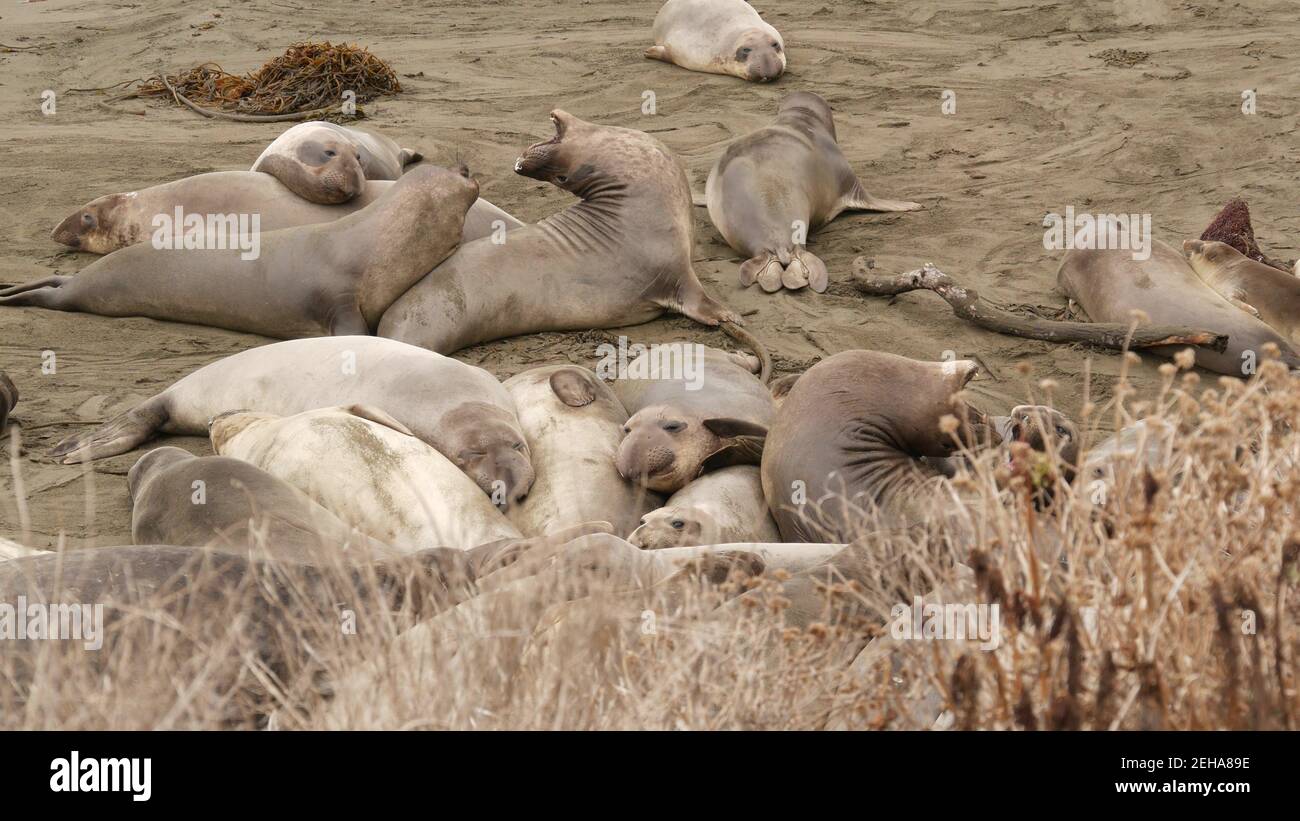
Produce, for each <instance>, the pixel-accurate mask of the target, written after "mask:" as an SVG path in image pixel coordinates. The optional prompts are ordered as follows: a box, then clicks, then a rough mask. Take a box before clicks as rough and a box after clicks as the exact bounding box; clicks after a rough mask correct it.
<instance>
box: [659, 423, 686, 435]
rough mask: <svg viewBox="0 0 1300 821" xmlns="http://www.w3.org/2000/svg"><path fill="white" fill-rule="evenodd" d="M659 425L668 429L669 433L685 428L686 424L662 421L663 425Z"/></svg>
mask: <svg viewBox="0 0 1300 821" xmlns="http://www.w3.org/2000/svg"><path fill="white" fill-rule="evenodd" d="M660 427H662V428H663V429H664V430H666V431H668V432H669V433H677V432H679V431H680V430H682V429H683V428H685V427H686V426H685V425H683V424H682V423H681V422H664V423H663V425H661V426H660Z"/></svg>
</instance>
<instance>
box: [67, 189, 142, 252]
mask: <svg viewBox="0 0 1300 821" xmlns="http://www.w3.org/2000/svg"><path fill="white" fill-rule="evenodd" d="M134 198H135V192H134V191H132V192H129V193H125V194H109V195H107V196H103V197H100V198H99V199H94V200H91V201H90V202H88V203H86V204H85V205H84V206H82V207H81V208H80V209H78V210H77V212H76V213H74V214H73V215H72V216H70V217H68V218H67V219H65V220H64V221H63V222H61V223H59V225H58V227H57V228H55V229H54V231H53V232H52V233H51V234H50V239H52V240H54V241H55V242H57V243H60V244H62V245H68V246H71V247H73V248H76V249H77V250H79V251H88V252H90V253H92V254H108V253H112V252H113V251H116V250H117V249H119V248H125V247H126V246H128V245H131V244H132V243H134V242H138V241H139V240H140V237H137V236H131V235H130V231H131V229H130V228H128V227H127V223H128V222H129V221H128V220H126V219H125V214H124V211H125V209H126V207H127V205H128V204H129V203H130V202H131V200H132V199H134Z"/></svg>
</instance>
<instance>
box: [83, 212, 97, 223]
mask: <svg viewBox="0 0 1300 821" xmlns="http://www.w3.org/2000/svg"><path fill="white" fill-rule="evenodd" d="M81 221H82V223H83V224H85V225H94V224H95V218H94V217H92V216H91V215H90V214H82V215H81Z"/></svg>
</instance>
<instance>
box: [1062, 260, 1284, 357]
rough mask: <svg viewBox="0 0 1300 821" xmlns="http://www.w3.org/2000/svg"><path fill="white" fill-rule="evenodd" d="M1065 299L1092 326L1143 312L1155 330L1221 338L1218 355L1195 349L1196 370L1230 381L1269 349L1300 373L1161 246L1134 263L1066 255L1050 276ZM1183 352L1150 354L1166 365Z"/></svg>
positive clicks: (1269, 338) (1266, 332)
mask: <svg viewBox="0 0 1300 821" xmlns="http://www.w3.org/2000/svg"><path fill="white" fill-rule="evenodd" d="M1056 281H1057V284H1058V285H1059V286H1060V288H1061V290H1062V291H1064V292H1065V294H1066V296H1068V297H1069V298H1070V299H1073V300H1074V301H1075V302H1077V303H1079V305H1080V306H1082V308H1083V310H1084V311H1085V312H1086V313H1087V314H1088V316H1089V317H1090V318H1091V319H1092V320H1093V321H1094V322H1124V323H1126V322H1131V321H1132V316H1131V312H1132V311H1133V310H1134V309H1135V308H1136V309H1140V310H1141V311H1143V312H1144V313H1145V314H1146V315H1147V316H1148V317H1149V318H1150V321H1151V323H1152V324H1154V325H1174V326H1183V327H1193V328H1205V329H1206V330H1209V331H1214V332H1215V333H1220V334H1227V335H1228V347H1227V349H1226V350H1225V351H1224V352H1223V353H1219V352H1217V351H1212V350H1210V349H1208V348H1194V349H1193V351H1194V353H1195V354H1196V364H1197V365H1200V366H1201V367H1202V368H1207V369H1209V370H1212V371H1215V372H1216V373H1223V374H1227V375H1229V376H1246V375H1249V373H1250V372H1252V371H1253V363H1254V362H1255V361H1256V360H1257V359H1258V358H1259V357H1260V356H1262V354H1261V351H1260V349H1261V348H1262V347H1263V346H1264V344H1265V343H1268V342H1272V343H1273V344H1275V345H1277V346H1278V348H1280V349H1281V351H1282V361H1283V362H1285V363H1286V364H1287V365H1289V366H1291V367H1293V368H1294V367H1300V356H1297V354H1296V351H1295V349H1294V348H1292V347H1291V344H1290V343H1289V342H1287V341H1286V339H1285V338H1283V337H1282V336H1281V335H1280V334H1279V333H1278V332H1277V331H1275V330H1273V329H1272V328H1270V327H1269V326H1268V325H1266V324H1264V323H1263V322H1261V321H1260V320H1258V319H1256V318H1255V317H1253V316H1250V315H1249V314H1248V313H1246V312H1245V311H1241V310H1238V309H1237V308H1235V307H1233V305H1232V304H1231V303H1230V302H1228V301H1227V300H1225V299H1224V298H1223V297H1221V296H1219V295H1218V294H1216V293H1215V292H1214V291H1213V290H1211V289H1210V287H1209V286H1207V285H1206V284H1205V283H1204V282H1202V281H1201V280H1200V278H1199V277H1198V276H1197V275H1196V272H1195V271H1194V270H1192V266H1191V265H1190V264H1189V263H1188V262H1187V260H1186V259H1184V258H1183V255H1182V254H1180V253H1179V252H1178V251H1176V250H1174V249H1173V248H1172V247H1170V246H1169V245H1168V244H1166V243H1164V242H1161V241H1160V240H1157V239H1153V240H1152V241H1151V256H1150V258H1149V259H1146V260H1135V259H1133V254H1132V252H1131V251H1125V250H1105V251H1100V250H1080V249H1072V250H1070V251H1067V252H1066V254H1065V257H1064V259H1062V260H1061V266H1060V268H1058V269H1057V272H1056ZM1183 347H1184V346H1178V345H1170V346H1168V347H1157V348H1150V349H1149V350H1150V351H1151V352H1152V353H1154V354H1157V355H1159V356H1165V357H1171V358H1172V357H1173V356H1174V354H1176V353H1177V352H1178V351H1180V350H1183Z"/></svg>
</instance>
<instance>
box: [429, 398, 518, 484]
mask: <svg viewBox="0 0 1300 821" xmlns="http://www.w3.org/2000/svg"><path fill="white" fill-rule="evenodd" d="M441 427H442V428H443V430H442V431H441V437H440V438H441V439H442V441H443V443H444V445H443V447H440V448H439V450H442V451H443V453H444V454H445V455H446V456H448V457H449V458H450V459H451V461H452V462H454V463H455V464H456V467H458V468H460V469H461V470H462V471H464V472H465V474H466V475H467V476H469V478H471V479H473V480H474V483H475V484H477V485H478V486H479V487H480V488H482V489H483V492H484V493H486V494H487V495H488V496H490V497H491V498H492V502H493V504H495V505H496V506H497V507H499V508H501V509H502V510H506V509H508V508H509V507H510V505H513V504H519V503H520V502H522V501H523V500H524V499H526V498H528V491H530V490H532V487H533V478H534V473H533V465H532V454H530V453H529V451H528V443H527V442H526V441H525V440H524V434H523V432H522V431H520V429H519V423H518V421H517V420H516V419H515V418H514V415H513V414H511V413H509V412H507V411H505V410H502V409H501V408H499V407H497V406H496V405H490V404H488V403H486V402H468V403H466V404H464V405H461V406H460V407H458V408H456V409H455V410H453V411H451V412H450V413H448V414H447V415H446V416H444V417H443V418H442V422H441Z"/></svg>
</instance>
